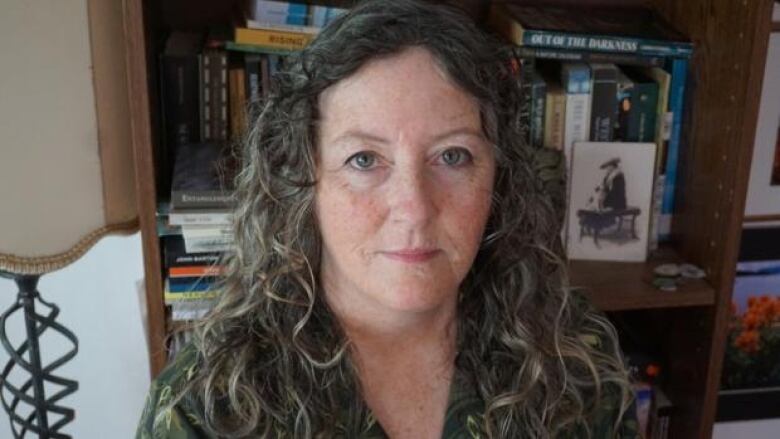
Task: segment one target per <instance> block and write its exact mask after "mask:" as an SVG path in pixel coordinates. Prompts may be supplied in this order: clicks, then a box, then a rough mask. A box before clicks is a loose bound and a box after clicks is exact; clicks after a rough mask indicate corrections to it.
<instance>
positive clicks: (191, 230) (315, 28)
mask: <svg viewBox="0 0 780 439" xmlns="http://www.w3.org/2000/svg"><path fill="white" fill-rule="evenodd" d="M345 11H346V10H345V9H341V8H334V7H327V6H315V5H307V4H302V3H293V2H283V1H265V0H253V1H250V2H248V5H247V9H246V11H245V14H244V18H242V20H241V22H240V23H239V24H238V25H237V26H235V27H233V28H231V29H212V30H210V31H209V32H208V34H199V33H188V32H178V31H177V32H172V33H171V34H170V35H169V36H168V38H167V41H166V44H165V48H164V50H163V52H162V53H161V55H160V71H161V78H160V83H161V89H162V93H161V96H162V99H161V103H162V107H163V108H162V114H163V129H164V139H163V145H162V148H159V154H158V156H157V158H156V160H157V163H158V174H157V180H158V188H159V191H158V199H160V200H162V201H161V202H160V203H159V204H158V209H157V210H158V212H157V221H158V224H157V226H158V234H159V236H160V237H161V238H162V239H163V242H164V243H163V248H164V251H165V263H166V266H165V270H166V280H165V302H166V304H168V305H170V306H171V318H172V320H194V319H199V318H201V317H202V316H203V315H204V314H205V313H206V312H208V310H209V309H210V308H211V307H212V306H213V303H214V300H213V299H214V298H215V297H216V296H217V295H218V293H219V281H220V276H221V274H222V268H221V267H220V266H219V265H218V264H219V263H220V262H219V261H220V260H222V256H224V254H225V253H226V252H230V251H231V249H232V246H233V245H234V243H233V233H232V230H231V214H232V210H233V208H234V199H233V196H232V191H233V185H232V183H233V182H232V180H233V178H234V175H235V172H236V170H237V169H238V167H239V166H240V164H239V163H237V161H236V155H237V154H234V153H233V152H232V151H233V149H234V146H235V145H238V144H240V142H241V140H242V138H243V136H244V134H245V132H246V130H247V127H248V125H249V123H251V120H252V118H253V117H255V116H256V114H257V108H258V107H259V105H261V104H262V101H263V99H264V98H265V97H267V96H268V93H269V91H270V89H271V84H272V78H273V76H274V75H275V74H276V72H277V71H278V70H279V68H280V67H281V65H282V64H283V63H284V60H285V58H286V56H288V55H289V54H290V53H292V52H294V51H297V50H300V49H302V48H303V47H305V46H306V45H307V44H308V43H309V42H310V41H311V40H312V39H313V38H314V36H315V35H316V34H317V32H319V29H320V28H322V27H323V26H325V25H326V24H327V23H329V22H330V21H332V20H333V19H335V18H336V17H338V16H339V15H340V14H342V13H344V12H345Z"/></svg>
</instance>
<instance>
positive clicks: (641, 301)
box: [569, 247, 715, 311]
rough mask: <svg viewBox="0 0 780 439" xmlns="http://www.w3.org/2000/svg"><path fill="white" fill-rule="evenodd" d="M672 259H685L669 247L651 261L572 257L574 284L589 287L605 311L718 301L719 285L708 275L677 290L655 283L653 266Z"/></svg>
mask: <svg viewBox="0 0 780 439" xmlns="http://www.w3.org/2000/svg"><path fill="white" fill-rule="evenodd" d="M672 262H673V263H682V262H684V261H683V260H682V259H681V258H680V257H679V256H678V255H677V254H676V253H675V252H674V250H673V249H671V248H669V247H663V248H661V249H660V250H659V251H658V252H657V253H656V254H655V255H653V256H652V257H650V258H648V260H647V262H603V261H569V270H570V275H571V284H572V285H573V286H577V287H585V288H586V294H587V296H588V297H589V298H590V300H591V301H592V302H593V304H594V305H595V306H596V307H598V308H599V309H600V310H602V311H626V310H638V309H649V308H679V307H686V306H709V305H714V304H715V289H714V288H713V287H712V286H711V285H710V284H709V283H707V281H706V279H688V280H687V281H686V282H685V283H684V284H682V285H680V286H678V288H677V291H662V290H659V289H656V288H655V287H653V285H652V281H653V268H654V267H656V266H657V265H659V264H662V263H672Z"/></svg>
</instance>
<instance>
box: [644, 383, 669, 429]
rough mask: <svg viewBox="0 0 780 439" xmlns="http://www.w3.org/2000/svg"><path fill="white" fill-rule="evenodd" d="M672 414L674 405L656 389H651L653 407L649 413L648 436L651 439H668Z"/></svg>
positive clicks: (658, 388) (656, 387) (660, 390)
mask: <svg viewBox="0 0 780 439" xmlns="http://www.w3.org/2000/svg"><path fill="white" fill-rule="evenodd" d="M673 414H674V405H673V404H672V401H671V400H670V399H669V397H668V396H666V393H664V391H663V390H662V389H661V388H660V387H658V386H654V387H653V407H652V410H651V412H650V420H649V424H650V425H649V427H650V434H649V437H650V438H651V439H668V438H669V424H670V423H671V418H672V415H673Z"/></svg>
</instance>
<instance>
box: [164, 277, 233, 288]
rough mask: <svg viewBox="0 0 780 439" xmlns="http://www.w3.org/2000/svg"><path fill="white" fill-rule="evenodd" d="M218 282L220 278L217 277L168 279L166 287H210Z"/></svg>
mask: <svg viewBox="0 0 780 439" xmlns="http://www.w3.org/2000/svg"><path fill="white" fill-rule="evenodd" d="M219 280H220V278H218V277H217V276H190V277H169V278H168V285H174V286H179V287H197V286H200V285H202V286H205V287H211V286H213V285H214V284H215V283H216V282H217V281H219Z"/></svg>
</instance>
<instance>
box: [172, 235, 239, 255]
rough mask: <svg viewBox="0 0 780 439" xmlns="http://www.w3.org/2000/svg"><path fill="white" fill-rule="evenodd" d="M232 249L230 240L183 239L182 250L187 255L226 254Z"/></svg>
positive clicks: (232, 245)
mask: <svg viewBox="0 0 780 439" xmlns="http://www.w3.org/2000/svg"><path fill="white" fill-rule="evenodd" d="M233 247H234V244H233V240H232V239H231V238H225V237H218V238H203V237H197V238H196V237H185V238H184V248H185V250H186V251H187V253H203V252H226V251H230V250H231V249H232V248H233Z"/></svg>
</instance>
